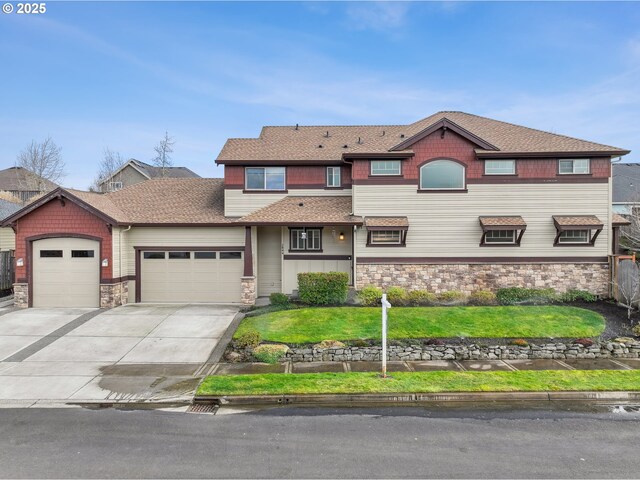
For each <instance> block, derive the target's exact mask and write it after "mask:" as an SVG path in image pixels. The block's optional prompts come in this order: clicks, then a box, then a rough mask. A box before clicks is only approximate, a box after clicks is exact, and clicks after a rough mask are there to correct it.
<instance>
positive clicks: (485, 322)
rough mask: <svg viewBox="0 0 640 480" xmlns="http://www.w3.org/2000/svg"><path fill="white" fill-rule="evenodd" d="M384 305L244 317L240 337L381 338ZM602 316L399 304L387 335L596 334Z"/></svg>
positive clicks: (556, 309) (564, 310) (553, 309)
mask: <svg viewBox="0 0 640 480" xmlns="http://www.w3.org/2000/svg"><path fill="white" fill-rule="evenodd" d="M380 323H381V321H380V309H379V308H373V307H372V308H358V307H336V308H302V309H297V310H284V311H279V312H272V313H267V314H265V315H259V316H256V317H250V318H245V319H244V320H243V321H242V323H241V324H240V327H239V328H238V330H237V331H236V334H235V337H236V338H237V337H238V336H239V335H241V334H242V333H243V332H245V331H246V330H248V329H255V330H257V331H258V332H260V334H261V335H262V338H263V340H266V341H271V342H284V343H315V342H320V341H322V340H356V339H380V335H381V333H380V330H381V327H380ZM604 326H605V321H604V318H603V317H602V316H601V315H600V314H598V313H596V312H592V311H591V310H585V309H583V308H577V307H568V306H560V305H545V306H508V307H397V308H392V309H391V310H389V330H388V335H389V339H403V338H434V337H440V338H447V337H483V338H509V337H510V338H513V337H523V338H539V337H554V338H563V337H568V338H578V337H595V336H597V335H599V334H600V333H601V332H602V331H603V330H604Z"/></svg>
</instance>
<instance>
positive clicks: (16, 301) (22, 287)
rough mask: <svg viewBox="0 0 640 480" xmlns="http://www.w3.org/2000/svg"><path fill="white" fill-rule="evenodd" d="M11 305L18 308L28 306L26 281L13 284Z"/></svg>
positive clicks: (27, 285)
mask: <svg viewBox="0 0 640 480" xmlns="http://www.w3.org/2000/svg"><path fill="white" fill-rule="evenodd" d="M13 305H14V306H15V307H18V308H27V307H28V306H29V284H28V283H14V284H13Z"/></svg>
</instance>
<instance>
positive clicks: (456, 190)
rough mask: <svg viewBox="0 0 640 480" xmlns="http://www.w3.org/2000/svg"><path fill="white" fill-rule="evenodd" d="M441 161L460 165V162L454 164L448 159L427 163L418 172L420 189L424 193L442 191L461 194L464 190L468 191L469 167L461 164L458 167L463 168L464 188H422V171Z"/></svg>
mask: <svg viewBox="0 0 640 480" xmlns="http://www.w3.org/2000/svg"><path fill="white" fill-rule="evenodd" d="M439 161H446V162H451V163H458V162H454V161H453V160H449V159H448V158H440V159H437V160H433V161H431V162H428V163H425V164H424V165H422V166H421V167H420V169H419V170H418V186H419V187H420V188H419V189H420V190H422V191H424V192H429V191H432V192H441V191H452V192H459V191H462V190H466V189H467V167H466V166H465V165H462V164H461V163H458V165H460V166H461V167H462V187H455V188H433V187H427V188H423V187H422V169H423V168H424V167H426V166H427V165H430V164H431V163H434V162H439Z"/></svg>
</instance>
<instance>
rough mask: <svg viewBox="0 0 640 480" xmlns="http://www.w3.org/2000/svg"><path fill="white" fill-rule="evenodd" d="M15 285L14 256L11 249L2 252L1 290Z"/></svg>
mask: <svg viewBox="0 0 640 480" xmlns="http://www.w3.org/2000/svg"><path fill="white" fill-rule="evenodd" d="M12 287H13V256H12V255H11V252H10V251H6V252H0V292H1V291H3V290H9V289H11V288H12Z"/></svg>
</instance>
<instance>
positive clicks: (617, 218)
mask: <svg viewBox="0 0 640 480" xmlns="http://www.w3.org/2000/svg"><path fill="white" fill-rule="evenodd" d="M611 223H612V224H613V225H631V222H630V221H629V220H627V219H626V218H624V217H623V216H622V215H620V214H619V213H614V214H613V218H612V219H611Z"/></svg>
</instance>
